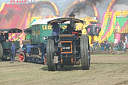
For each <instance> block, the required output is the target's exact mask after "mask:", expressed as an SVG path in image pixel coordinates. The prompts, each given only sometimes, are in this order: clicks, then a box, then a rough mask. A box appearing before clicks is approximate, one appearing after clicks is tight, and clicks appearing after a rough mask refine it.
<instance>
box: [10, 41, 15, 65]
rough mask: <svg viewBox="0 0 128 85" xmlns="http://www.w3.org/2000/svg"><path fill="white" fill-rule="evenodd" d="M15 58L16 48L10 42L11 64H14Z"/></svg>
mask: <svg viewBox="0 0 128 85" xmlns="http://www.w3.org/2000/svg"><path fill="white" fill-rule="evenodd" d="M15 56H16V46H15V44H14V42H12V46H11V62H15Z"/></svg>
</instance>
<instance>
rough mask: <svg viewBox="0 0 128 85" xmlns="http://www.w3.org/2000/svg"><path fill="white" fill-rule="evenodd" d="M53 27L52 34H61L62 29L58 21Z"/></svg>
mask: <svg viewBox="0 0 128 85" xmlns="http://www.w3.org/2000/svg"><path fill="white" fill-rule="evenodd" d="M52 29H53V33H52V35H53V36H57V35H58V34H59V29H60V27H59V25H58V24H57V23H54V24H53V27H52Z"/></svg>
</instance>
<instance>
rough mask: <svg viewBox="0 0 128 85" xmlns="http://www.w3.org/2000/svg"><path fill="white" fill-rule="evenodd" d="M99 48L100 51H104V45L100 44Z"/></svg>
mask: <svg viewBox="0 0 128 85" xmlns="http://www.w3.org/2000/svg"><path fill="white" fill-rule="evenodd" d="M100 46H101V50H102V51H104V46H105V45H104V43H103V42H101V44H100Z"/></svg>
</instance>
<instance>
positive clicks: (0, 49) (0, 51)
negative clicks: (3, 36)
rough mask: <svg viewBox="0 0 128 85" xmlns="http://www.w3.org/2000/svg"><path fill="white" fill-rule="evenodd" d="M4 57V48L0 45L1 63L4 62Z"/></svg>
mask: <svg viewBox="0 0 128 85" xmlns="http://www.w3.org/2000/svg"><path fill="white" fill-rule="evenodd" d="M2 57H3V47H2V45H1V43H0V61H1V60H2Z"/></svg>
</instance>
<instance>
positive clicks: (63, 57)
mask: <svg viewBox="0 0 128 85" xmlns="http://www.w3.org/2000/svg"><path fill="white" fill-rule="evenodd" d="M63 23H64V24H65V23H66V24H67V29H62V28H61V26H62V25H61V24H63ZM75 23H83V24H84V21H82V20H79V19H76V18H58V19H55V20H51V21H49V22H48V24H50V25H52V27H53V36H51V37H49V39H48V41H47V48H46V54H47V65H48V70H49V71H55V70H56V69H57V65H60V66H61V67H63V66H64V65H75V64H80V60H81V64H82V69H83V70H89V67H90V47H89V39H88V35H87V34H84V35H83V34H82V33H81V31H75ZM54 26H55V27H54Z"/></svg>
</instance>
